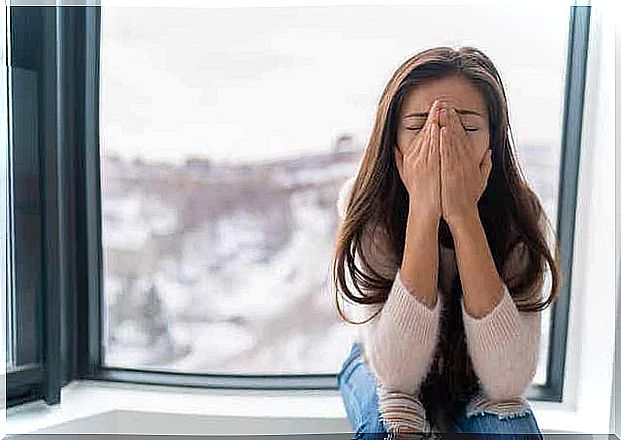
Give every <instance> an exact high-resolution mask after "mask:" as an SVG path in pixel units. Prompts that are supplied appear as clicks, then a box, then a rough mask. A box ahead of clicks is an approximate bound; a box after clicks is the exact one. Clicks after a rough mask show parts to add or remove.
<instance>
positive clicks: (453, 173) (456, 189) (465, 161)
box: [439, 106, 492, 225]
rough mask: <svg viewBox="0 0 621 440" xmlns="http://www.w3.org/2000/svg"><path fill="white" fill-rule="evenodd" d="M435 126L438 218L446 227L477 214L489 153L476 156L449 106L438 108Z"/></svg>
mask: <svg viewBox="0 0 621 440" xmlns="http://www.w3.org/2000/svg"><path fill="white" fill-rule="evenodd" d="M439 123H440V126H441V129H440V139H439V142H440V149H439V150H440V182H441V191H440V192H441V205H442V216H443V217H444V219H445V220H446V222H447V223H448V224H449V225H450V224H451V222H452V221H455V220H457V219H459V218H463V217H465V216H468V215H470V214H472V213H473V212H477V202H478V201H479V199H480V198H481V195H482V194H483V191H485V188H486V187H487V181H488V179H489V175H490V172H491V170H492V150H491V148H488V149H487V150H486V151H485V153H484V154H483V157H482V158H481V157H478V154H476V150H475V149H474V147H473V145H472V142H471V139H470V137H469V136H468V134H467V133H466V131H465V130H464V127H463V126H462V124H461V121H460V119H459V117H458V116H457V112H456V111H455V109H454V108H453V107H448V106H442V109H441V111H440V114H439Z"/></svg>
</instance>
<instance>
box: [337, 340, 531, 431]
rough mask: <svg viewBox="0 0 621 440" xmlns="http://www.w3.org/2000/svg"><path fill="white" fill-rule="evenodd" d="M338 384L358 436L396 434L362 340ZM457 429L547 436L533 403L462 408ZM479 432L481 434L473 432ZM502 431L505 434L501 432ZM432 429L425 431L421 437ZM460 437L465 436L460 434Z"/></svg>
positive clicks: (342, 370)
mask: <svg viewBox="0 0 621 440" xmlns="http://www.w3.org/2000/svg"><path fill="white" fill-rule="evenodd" d="M337 381H338V387H339V391H340V393H341V396H342V398H343V403H344V405H345V411H346V412H347V418H348V419H349V422H350V423H351V425H352V427H353V428H354V432H355V437H354V438H356V439H386V438H394V437H393V436H391V435H389V430H388V429H387V426H386V425H385V424H384V422H383V421H382V419H381V417H380V413H379V407H378V395H377V388H376V386H377V382H376V379H375V377H374V375H373V373H372V371H371V370H370V368H369V366H368V365H367V364H366V362H365V361H364V359H363V358H362V352H361V344H360V343H358V342H356V343H354V344H353V345H352V348H351V351H350V353H349V356H348V357H347V359H346V360H345V362H344V363H343V366H342V368H341V371H340V372H339V373H338V375H337ZM452 425H453V429H454V432H455V433H461V434H469V435H466V436H465V437H466V438H468V439H471V438H472V439H493V438H498V439H503V440H504V439H507V440H517V439H524V440H526V439H528V440H543V436H542V434H541V431H540V430H539V427H538V426H537V422H536V420H535V417H534V415H533V413H532V410H531V408H530V407H529V406H527V407H525V408H524V409H523V410H522V411H520V412H518V413H515V414H508V415H505V414H496V413H494V412H493V411H492V412H490V411H488V412H485V411H481V412H476V411H473V412H470V413H466V411H465V410H464V411H462V412H461V413H460V415H459V416H458V417H456V419H454V420H452ZM474 433H477V434H478V435H474V436H473V435H472V434H474ZM500 434H502V435H500ZM421 436H422V437H427V436H429V433H421V435H420V436H419V438H420V437H421ZM459 437H462V438H463V437H464V435H460V436H459Z"/></svg>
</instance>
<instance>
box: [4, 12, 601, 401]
mask: <svg viewBox="0 0 621 440" xmlns="http://www.w3.org/2000/svg"><path fill="white" fill-rule="evenodd" d="M569 7H570V8H571V12H570V23H569V35H568V46H567V59H566V63H567V64H566V74H565V90H564V110H563V125H562V140H561V146H562V148H561V157H560V171H559V196H558V200H557V203H558V210H557V213H558V214H557V225H556V227H557V234H558V237H559V245H560V249H561V255H562V259H561V262H560V263H561V271H562V272H563V275H564V283H563V285H562V290H561V294H560V297H559V299H558V301H557V302H556V303H555V304H554V306H553V308H552V313H551V324H550V325H551V327H550V346H549V362H548V369H547V381H546V383H545V384H544V385H539V384H533V385H531V387H529V389H528V390H527V392H526V393H525V396H526V397H527V398H528V399H531V400H541V401H554V402H560V401H562V398H563V393H562V391H563V383H564V379H565V378H564V374H563V373H564V370H565V354H566V346H567V327H568V317H569V305H570V299H571V298H570V295H569V293H570V291H571V269H572V254H573V252H572V250H573V243H574V226H575V215H576V197H577V181H578V179H577V178H578V169H579V163H580V139H581V131H582V119H583V104H584V91H585V79H586V63H587V54H588V38H589V22H590V5H588V6H582V5H580V6H578V5H572V6H569ZM7 15H8V16H9V17H10V19H9V20H8V22H9V23H8V27H9V35H10V41H11V48H10V51H7V53H10V56H9V57H8V59H9V62H10V66H9V67H8V70H7V73H8V75H7V79H8V81H9V83H11V78H10V77H12V75H13V74H17V72H18V69H29V70H32V71H34V72H36V74H37V77H38V94H37V101H36V111H35V113H36V115H37V117H38V127H39V131H38V136H37V139H36V142H37V145H36V146H35V148H34V150H33V151H34V152H35V154H36V157H35V158H33V160H31V162H29V164H30V165H29V166H30V167H31V170H30V171H31V172H32V173H34V174H36V176H38V179H39V185H38V187H37V189H38V190H39V193H38V194H37V197H38V202H39V204H40V211H39V213H40V232H41V233H40V240H39V241H38V242H37V243H36V249H37V253H38V261H40V262H41V268H42V270H41V274H40V279H37V280H35V281H36V284H37V286H39V287H38V289H37V298H38V308H37V310H36V317H32V318H33V319H36V321H37V323H38V331H37V332H36V334H34V335H33V337H32V338H28V341H29V342H28V343H29V344H38V347H39V349H40V350H41V351H40V355H41V363H40V364H38V365H32V366H30V367H28V368H24V369H20V370H19V371H13V372H9V373H7V406H9V407H10V406H14V405H17V404H20V403H24V402H27V401H31V400H37V399H44V400H45V401H46V402H47V403H48V404H54V403H58V402H59V401H60V390H61V388H62V387H63V386H64V385H66V384H67V383H69V382H70V381H72V380H75V379H92V380H104V381H119V382H128V383H141V384H156V385H170V386H177V387H178V386H182V387H200V388H226V389H264V390H274V389H286V390H293V389H313V390H319V389H325V390H336V389H337V382H336V372H335V373H334V374H309V375H234V374H230V375H225V374H192V373H177V372H166V371H161V372H156V371H149V370H141V369H138V368H136V369H129V368H112V367H107V366H104V365H102V362H101V360H102V359H103V353H102V339H101V335H102V331H101V328H102V311H103V283H102V277H103V272H102V239H101V226H102V225H101V221H102V220H101V186H100V169H99V167H100V162H99V161H100V155H99V108H98V106H99V72H100V66H99V60H100V56H99V55H100V47H99V45H100V24H101V11H100V6H99V5H96V4H93V5H90V6H89V5H87V6H71V7H68V6H37V7H33V6H29V7H23V6H9V7H8V14H7ZM15 93H16V90H9V91H8V96H9V98H10V100H11V103H12V106H13V105H15V103H18V102H19V96H16V95H15ZM17 105H19V104H17ZM17 113H18V114H19V112H17ZM10 124H12V125H11V128H12V132H14V133H17V132H19V130H24V121H23V120H22V119H13V120H11V121H10ZM14 141H15V140H14ZM18 142H21V141H19V139H18ZM10 149H11V151H18V150H14V149H13V145H10ZM19 151H21V150H19ZM10 166H11V165H10V163H9V167H10ZM9 173H11V169H10V168H9ZM9 197H11V195H9ZM20 221H22V219H20V218H17V217H15V218H14V219H13V222H14V223H15V224H18V223H19V222H20ZM14 239H15V240H16V241H15V251H16V255H17V254H19V252H21V249H24V248H23V240H24V237H23V236H16V237H14ZM27 277H28V273H26V272H25V271H21V272H20V271H17V272H16V275H15V279H14V280H13V281H14V282H15V283H16V284H15V285H16V286H20V285H21V284H20V283H24V282H26V281H28V280H27V279H26V278H27ZM30 281H31V282H32V281H33V280H32V279H30ZM15 295H16V297H17V296H18V292H17V291H16V294H15ZM7 306H8V302H7ZM19 307H20V305H19V303H17V304H16V311H17V313H18V315H19V312H20V310H19ZM31 313H32V311H31ZM16 343H18V344H24V340H23V338H22V339H20V341H16ZM30 348H32V347H30Z"/></svg>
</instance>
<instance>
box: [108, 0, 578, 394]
mask: <svg viewBox="0 0 621 440" xmlns="http://www.w3.org/2000/svg"><path fill="white" fill-rule="evenodd" d="M568 14H569V8H568V7H567V6H560V5H558V4H557V5H556V6H548V7H547V9H543V8H539V7H538V8H537V9H536V10H533V9H532V8H531V9H529V8H528V7H518V6H516V7H513V8H511V7H508V6H506V5H503V6H502V7H492V6H472V5H468V6H454V5H452V6H439V7H432V6H427V5H425V6H388V7H387V6H382V7H379V6H363V7H360V6H343V7H341V6H328V7H312V8H307V7H290V8H281V7H270V8H231V9H227V8H215V9H208V8H159V7H158V8H128V7H122V8H115V7H106V6H105V5H104V7H103V8H102V46H101V48H102V53H101V63H102V64H101V136H102V138H101V165H102V181H101V185H102V191H103V193H102V197H103V200H102V210H103V213H102V215H103V246H104V274H105V295H104V296H105V305H106V307H105V317H104V322H105V334H104V345H105V364H106V365H108V366H127V367H132V368H145V369H149V368H151V369H158V370H171V371H172V370H174V371H187V372H197V373H232V374H235V373H240V374H252V373H263V374H281V373H296V374H306V373H309V374H310V373H335V372H337V371H338V369H339V368H340V363H341V361H342V360H343V359H344V357H345V356H346V354H347V353H348V351H349V346H348V345H347V342H348V341H349V340H350V339H349V338H350V336H351V335H350V332H351V331H352V329H351V326H349V325H347V324H345V323H343V322H341V320H340V317H339V316H338V314H337V313H336V310H335V308H334V305H333V303H334V298H333V297H332V296H331V295H332V289H331V288H330V286H329V284H328V283H329V275H328V272H329V266H330V263H331V261H330V260H331V256H332V251H333V245H334V241H335V234H336V228H337V225H338V220H337V213H336V198H337V191H338V189H339V188H340V185H341V184H342V183H343V182H344V181H345V179H347V178H348V177H349V176H351V175H352V174H353V173H355V171H356V169H357V167H358V165H359V161H360V158H361V155H362V152H363V150H364V148H365V142H366V140H367V137H368V135H369V133H370V130H371V126H372V123H373V120H374V116H375V111H376V106H377V102H378V99H379V96H380V94H381V92H382V89H383V87H384V85H385V83H386V81H387V80H388V78H389V76H390V75H391V74H392V72H393V70H394V69H395V68H396V67H397V66H398V65H399V64H401V62H403V61H404V60H405V59H406V58H407V57H409V56H411V55H412V54H413V53H415V52H417V51H419V50H422V49H424V48H427V47H431V46H437V45H451V46H453V47H457V46H461V45H473V46H477V47H480V48H481V49H483V50H484V51H485V52H486V53H487V54H489V55H490V56H491V58H492V59H493V60H494V61H495V63H496V64H497V66H498V68H499V69H500V71H501V75H502V76H503V80H504V84H505V87H506V89H507V93H508V96H509V104H510V118H511V122H512V129H513V136H514V140H515V142H516V144H517V148H518V155H519V159H520V160H521V162H522V164H523V166H524V170H525V172H526V174H527V177H528V179H529V181H530V182H531V183H532V186H533V188H534V189H535V191H536V192H537V193H538V194H539V195H540V197H541V199H542V200H543V202H544V204H545V208H546V211H547V213H548V216H549V217H550V219H551V221H552V223H553V224H556V200H557V194H558V188H557V182H558V165H559V158H560V141H561V139H560V134H561V114H562V111H561V110H562V106H563V102H562V96H563V79H564V68H565V53H566V40H567V32H568V21H569V15H568ZM507 30H512V32H507ZM498 35H503V38H498ZM548 323H549V313H546V314H545V316H544V325H543V331H544V334H543V340H542V356H541V357H540V360H541V361H540V364H541V365H540V369H539V371H538V373H537V378H536V382H543V381H545V370H546V363H547V357H546V356H547V346H548V331H547V330H548Z"/></svg>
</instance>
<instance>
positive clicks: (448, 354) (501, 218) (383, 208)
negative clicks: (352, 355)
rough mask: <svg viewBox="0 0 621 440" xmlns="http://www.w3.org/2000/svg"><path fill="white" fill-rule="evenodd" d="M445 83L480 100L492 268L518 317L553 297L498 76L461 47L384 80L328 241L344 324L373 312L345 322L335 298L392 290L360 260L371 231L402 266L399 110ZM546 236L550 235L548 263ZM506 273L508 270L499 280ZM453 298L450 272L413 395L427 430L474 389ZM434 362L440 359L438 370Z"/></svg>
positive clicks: (369, 301)
mask: <svg viewBox="0 0 621 440" xmlns="http://www.w3.org/2000/svg"><path fill="white" fill-rule="evenodd" d="M452 75H459V76H461V77H463V78H465V79H466V80H468V81H470V83H471V84H473V85H474V86H475V87H476V88H477V89H478V90H479V91H480V92H481V93H482V95H483V97H484V99H485V102H486V106H487V110H488V117H489V121H488V122H489V129H490V145H491V148H492V170H491V174H490V177H489V180H488V184H487V187H486V189H485V191H484V192H483V194H482V196H481V198H480V200H479V202H478V210H479V215H480V218H481V222H482V224H483V227H484V230H485V234H486V237H487V240H488V243H489V246H490V250H491V253H492V256H493V259H494V263H495V264H496V267H497V268H499V269H500V270H499V273H500V274H501V275H503V277H504V278H503V281H504V282H505V283H506V285H507V287H508V289H509V292H510V294H511V296H512V298H513V299H514V301H515V303H516V306H517V308H518V310H520V311H531V312H533V311H537V312H539V311H542V310H544V309H545V308H547V307H549V306H550V305H551V304H552V303H553V301H554V300H555V299H556V297H557V296H558V294H559V289H560V282H561V274H560V267H559V264H558V261H559V257H560V255H559V252H560V251H559V246H558V239H557V237H556V234H552V233H551V232H550V231H552V227H551V224H550V221H549V219H548V217H547V216H546V214H545V212H544V210H543V207H542V205H541V203H540V201H539V198H538V197H537V195H536V194H535V193H534V192H533V191H532V190H531V189H530V188H529V186H528V184H527V182H526V179H525V178H524V175H523V173H522V170H521V169H520V167H519V164H518V162H517V160H516V158H515V154H514V150H513V143H514V142H513V136H512V134H511V131H510V126H509V119H508V107H507V98H506V95H505V91H504V86H503V84H502V80H501V78H500V75H499V73H498V71H497V70H496V68H495V67H494V65H493V63H492V62H491V60H490V59H489V58H488V57H487V56H486V55H485V54H484V53H483V52H481V51H480V50H479V49H476V48H473V47H469V46H467V47H462V48H460V49H458V50H454V49H452V48H450V47H444V46H442V47H435V48H431V49H428V50H425V51H422V52H420V53H418V54H416V55H414V56H412V57H411V58H409V59H408V60H406V61H405V62H404V63H403V64H402V65H401V66H400V67H399V68H398V69H397V70H396V71H395V73H394V74H393V76H392V78H390V80H389V81H388V84H387V85H386V87H385V88H384V91H383V93H382V96H381V99H380V102H379V105H378V108H377V114H376V117H375V122H374V125H373V130H372V132H371V136H370V138H369V141H368V144H367V147H366V149H365V152H364V155H363V158H362V161H361V164H360V168H359V170H358V173H357V175H356V176H355V178H354V180H353V186H352V188H351V193H350V196H349V198H348V199H347V203H346V206H345V213H346V214H345V216H344V218H343V221H342V222H341V224H340V226H339V230H338V234H337V240H336V246H335V252H334V260H333V267H332V274H333V283H334V286H335V287H336V290H335V291H336V294H337V298H336V306H337V310H338V312H339V315H340V316H341V318H342V319H344V320H345V321H346V322H348V323H350V324H364V323H366V322H368V321H370V320H371V319H373V318H374V317H375V316H376V315H377V313H379V312H380V311H381V308H380V310H378V311H377V313H376V314H375V315H373V316H371V317H370V318H369V319H366V320H364V321H362V322H359V323H356V322H352V321H350V320H349V319H348V318H347V317H346V316H345V315H344V314H343V311H342V310H341V308H340V306H339V301H338V295H339V294H341V295H344V296H345V297H346V300H347V301H349V302H353V303H355V304H365V305H381V304H383V303H384V302H385V301H386V299H387V298H388V295H389V293H390V290H391V287H392V285H393V281H394V279H393V278H392V277H390V276H386V274H385V273H381V271H380V270H378V268H377V266H376V265H375V266H374V264H373V263H372V259H371V258H370V256H369V255H365V247H364V245H363V244H362V243H363V235H364V234H367V233H368V231H369V230H373V231H375V228H376V227H380V229H381V230H383V231H384V232H385V237H386V241H387V242H386V244H385V245H386V246H387V248H388V249H389V251H390V252H391V254H392V255H394V256H395V261H398V262H400V261H401V260H402V258H403V252H404V246H405V228H406V224H407V216H408V209H409V202H408V192H407V190H406V188H405V186H404V184H403V182H402V181H401V179H400V177H399V173H398V171H397V167H396V164H395V162H394V153H393V148H395V147H396V144H397V142H396V136H397V124H398V123H397V121H398V115H399V111H400V107H401V104H402V101H403V99H404V97H405V96H406V94H407V93H408V91H410V90H411V89H412V88H414V87H416V86H418V85H420V84H422V83H424V82H425V81H427V80H434V79H438V78H442V77H446V76H452ZM443 228H444V229H445V230H444V231H443ZM447 230H448V229H447V227H446V223H445V222H443V221H442V222H441V226H440V228H439V232H440V235H442V233H443V232H444V233H447V232H446V231H447ZM547 234H551V235H553V236H554V243H553V246H554V249H555V253H554V256H553V255H552V252H551V251H550V246H549V243H548V237H547ZM513 255H519V259H520V264H519V267H518V268H517V269H515V267H516V265H515V264H513V266H511V264H510V262H509V260H510V259H512V257H511V256H513ZM355 256H358V258H360V260H361V262H362V265H363V267H362V269H361V268H359V267H357V265H356V260H357V258H355ZM512 261H513V260H512ZM545 264H547V266H548V267H549V269H550V272H551V280H552V283H551V284H552V286H551V289H550V294H549V295H548V297H547V298H546V299H544V298H543V297H542V295H541V293H542V290H543V289H542V286H543V282H544V275H545ZM509 266H511V267H513V269H512V271H511V274H510V275H507V274H509V270H508V268H509ZM347 275H349V277H350V278H351V280H352V282H353V284H354V286H355V288H356V290H358V291H359V292H361V293H362V296H355V295H354V294H353V292H352V291H351V290H350V289H349V287H348V285H347V284H348V283H347V281H346V280H347ZM461 296H462V290H461V281H460V278H459V272H457V274H456V276H455V279H454V282H453V286H452V289H451V291H450V292H448V294H447V295H446V298H449V301H448V303H447V304H446V305H445V307H446V309H445V311H443V313H442V315H441V322H440V341H439V350H438V351H437V352H436V353H437V355H436V357H435V359H434V362H433V363H432V367H431V369H430V371H429V374H428V375H427V376H426V378H425V380H424V381H423V383H422V384H421V388H420V392H419V397H420V398H421V401H422V402H423V404H424V406H425V408H426V409H427V411H428V412H431V413H432V416H431V417H430V418H431V420H432V423H433V419H434V416H435V415H434V414H433V408H434V405H433V404H432V403H434V402H436V399H440V400H441V401H442V402H443V404H444V405H443V407H444V408H446V410H447V411H448V413H449V414H451V415H452V414H454V412H455V411H456V410H457V408H458V405H459V404H462V403H463V401H464V399H466V398H467V396H469V395H471V394H472V393H473V392H475V391H476V390H477V389H478V387H479V384H478V379H477V377H476V374H475V372H474V370H473V367H472V364H471V361H470V357H469V355H468V351H467V346H466V340H465V334H464V331H463V322H462V312H461V305H460V298H461ZM439 356H442V357H443V362H442V364H441V365H440V363H439V362H438V360H439Z"/></svg>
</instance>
